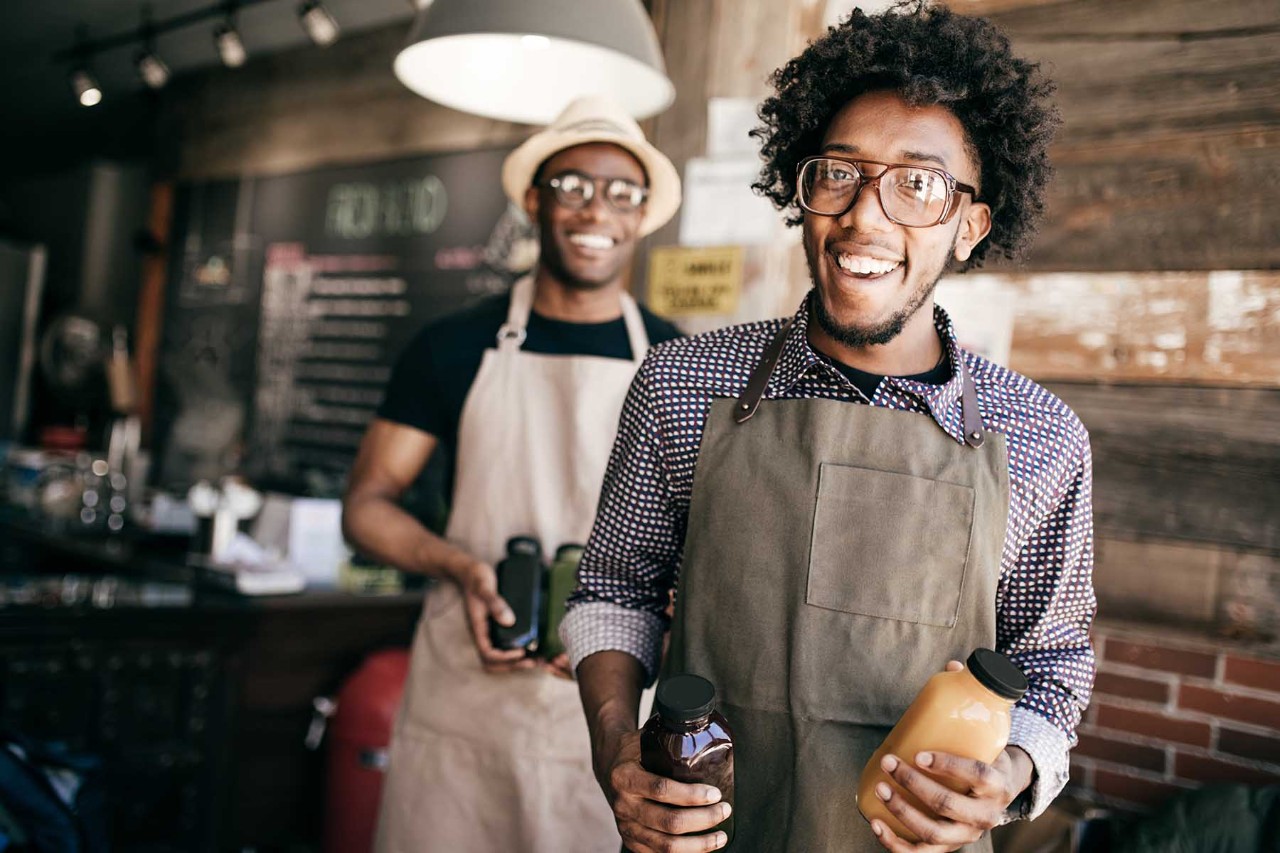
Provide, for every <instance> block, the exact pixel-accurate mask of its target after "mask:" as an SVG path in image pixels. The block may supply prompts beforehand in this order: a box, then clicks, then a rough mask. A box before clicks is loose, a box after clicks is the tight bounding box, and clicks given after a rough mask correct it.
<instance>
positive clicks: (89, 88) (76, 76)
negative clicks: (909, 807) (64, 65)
mask: <svg viewBox="0 0 1280 853" xmlns="http://www.w3.org/2000/svg"><path fill="white" fill-rule="evenodd" d="M71 89H72V90H73V91H74V92H75V93H76V100H77V101H79V102H80V106H82V107H92V106H97V105H98V104H99V103H101V102H102V87H101V86H99V85H98V81H97V78H95V77H94V76H93V75H92V74H90V73H89V69H87V68H83V67H82V68H77V69H76V70H75V71H72V72H71Z"/></svg>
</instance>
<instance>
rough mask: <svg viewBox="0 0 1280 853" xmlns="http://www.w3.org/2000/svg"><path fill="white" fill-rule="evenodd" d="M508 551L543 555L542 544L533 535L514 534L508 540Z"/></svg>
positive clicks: (510, 552) (536, 555)
mask: <svg viewBox="0 0 1280 853" xmlns="http://www.w3.org/2000/svg"><path fill="white" fill-rule="evenodd" d="M507 553H508V554H529V555H531V556H534V557H541V556H542V546H541V545H539V544H538V540H537V539H534V538H533V537H532V536H512V537H511V538H510V539H508V540H507Z"/></svg>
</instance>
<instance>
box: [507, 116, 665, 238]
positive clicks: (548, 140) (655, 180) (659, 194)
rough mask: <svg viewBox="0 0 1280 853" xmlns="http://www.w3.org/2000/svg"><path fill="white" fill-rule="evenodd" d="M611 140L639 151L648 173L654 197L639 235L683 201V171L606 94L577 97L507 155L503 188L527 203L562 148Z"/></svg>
mask: <svg viewBox="0 0 1280 853" xmlns="http://www.w3.org/2000/svg"><path fill="white" fill-rule="evenodd" d="M588 142H608V143H610V144H612V145H617V146H618V147H620V148H625V149H626V150H627V151H630V152H631V153H632V154H634V155H635V158H636V159H637V160H639V161H640V164H641V165H642V166H644V170H645V173H646V174H648V176H649V198H648V201H647V203H646V205H645V214H644V219H643V220H641V222H640V236H641V237H643V236H644V235H646V234H651V233H653V232H654V231H656V230H658V229H659V228H661V227H662V226H663V225H665V224H666V223H667V221H668V220H669V219H671V217H672V216H675V213H676V210H677V209H679V207H680V175H679V174H678V173H677V172H676V167H675V166H673V165H672V164H671V161H670V160H668V159H667V158H666V155H664V154H663V153H662V152H661V151H659V150H658V149H657V148H654V147H653V146H652V145H650V144H649V142H648V140H646V139H645V138H644V132H643V131H642V130H640V125H638V124H636V122H635V119H633V118H632V117H631V116H629V115H627V113H626V112H625V111H624V110H623V109H622V108H621V107H619V106H618V105H617V104H615V103H614V102H613V101H611V100H610V99H609V98H606V97H604V96H603V95H586V96H584V97H581V98H577V99H576V100H574V101H573V102H572V103H570V104H569V106H567V107H565V109H564V112H562V113H560V115H559V117H558V118H556V120H555V121H554V122H552V123H551V124H550V125H548V126H547V127H546V128H544V129H542V130H540V131H538V132H537V133H535V134H534V135H533V136H531V137H529V138H528V139H526V140H525V141H524V143H523V144H522V145H521V146H520V147H519V148H517V149H516V150H515V151H512V152H511V153H510V154H509V155H507V159H506V161H505V162H504V163H503V164H502V188H503V190H505V191H506V193H507V198H509V199H511V200H512V201H513V202H514V203H515V204H516V205H517V206H519V207H524V195H525V191H526V190H527V189H528V188H529V186H530V185H531V184H532V183H533V175H534V173H535V172H536V171H537V170H538V167H539V166H541V165H542V164H543V163H544V162H546V160H547V158H548V157H550V156H552V155H553V154H555V153H556V152H558V151H563V150H565V149H566V148H572V147H573V146H575V145H585V144H586V143H588Z"/></svg>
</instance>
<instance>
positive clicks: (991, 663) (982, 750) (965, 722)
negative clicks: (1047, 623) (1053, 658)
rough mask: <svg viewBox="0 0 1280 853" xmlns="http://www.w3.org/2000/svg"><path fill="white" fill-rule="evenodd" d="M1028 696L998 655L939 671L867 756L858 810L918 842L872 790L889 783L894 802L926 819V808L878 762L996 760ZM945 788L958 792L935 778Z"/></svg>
mask: <svg viewBox="0 0 1280 853" xmlns="http://www.w3.org/2000/svg"><path fill="white" fill-rule="evenodd" d="M1026 692H1027V679H1026V676H1024V675H1023V674H1022V671H1021V670H1019V669H1018V668H1017V667H1016V666H1014V664H1013V662H1012V661H1011V660H1009V659H1008V658H1007V657H1005V656H1004V655H1002V654H1000V653H999V652H993V651H991V650H990V649H976V650H974V652H973V654H971V655H969V659H968V661H966V663H965V668H964V669H962V670H957V671H955V672H940V673H938V674H937V675H935V676H933V677H932V678H930V679H929V680H928V681H926V682H925V685H924V687H923V688H921V690H920V692H919V694H917V695H916V698H915V699H914V700H913V701H912V703H911V705H910V707H908V708H907V710H906V713H904V714H903V715H902V719H900V720H898V724H897V725H896V726H894V727H893V731H891V732H889V736H888V737H887V738H885V741H884V743H883V744H881V745H880V748H879V749H877V750H876V752H875V754H874V755H872V756H871V760H870V761H868V762H867V766H866V767H864V768H863V770H862V776H861V777H860V778H859V780H858V810H859V811H860V812H862V816H863V817H865V818H866V819H867V820H868V821H870V820H872V819H873V818H874V819H878V820H880V821H882V822H883V823H885V824H887V825H888V827H889V828H890V829H892V830H893V831H894V833H895V834H897V836H898V837H899V838H902V839H904V840H906V841H909V842H912V843H915V842H917V841H919V839H918V838H917V837H916V835H915V833H913V832H911V831H910V830H909V829H907V828H906V827H905V826H903V825H902V823H901V822H900V821H899V820H898V819H897V818H896V817H894V816H893V814H891V813H890V812H889V809H888V806H886V805H885V803H884V801H882V800H881V799H880V798H879V797H877V796H876V791H875V787H876V784H877V783H879V782H886V783H888V785H889V787H890V788H892V789H893V795H894V796H895V797H897V796H902V797H905V798H906V799H907V801H908V802H910V803H911V804H912V805H913V806H915V807H916V808H917V809H919V810H920V811H922V812H924V813H925V814H927V815H931V816H932V815H933V812H932V810H931V809H929V807H928V806H926V805H924V804H923V803H921V802H920V801H919V800H918V799H916V798H915V797H914V796H912V795H911V794H909V793H907V792H905V791H903V790H902V788H901V787H899V785H898V783H897V782H894V781H893V780H892V779H891V778H890V777H889V775H888V774H887V773H885V772H884V770H882V769H881V768H880V759H882V758H884V757H885V756H886V755H889V754H893V755H895V756H897V757H898V759H899V760H901V761H906V762H908V763H909V764H911V765H912V766H913V767H915V769H917V770H920V769H921V768H919V767H918V766H916V764H915V760H916V755H917V754H918V753H920V752H949V753H951V754H952V755H959V756H961V757H964V758H973V759H976V760H978V761H982V762H984V763H987V764H990V763H991V762H993V761H995V760H996V759H997V758H999V757H1000V753H1001V752H1002V751H1003V750H1004V748H1005V745H1006V744H1008V742H1009V712H1010V711H1011V710H1012V708H1013V706H1014V704H1015V703H1016V702H1017V701H1018V700H1019V699H1021V698H1022V694H1024V693H1026ZM922 772H923V771H922ZM936 778H937V780H938V781H939V782H941V783H942V784H944V785H946V786H947V787H949V788H952V789H955V790H959V788H958V785H957V783H955V782H954V781H952V780H950V779H947V778H942V777H936Z"/></svg>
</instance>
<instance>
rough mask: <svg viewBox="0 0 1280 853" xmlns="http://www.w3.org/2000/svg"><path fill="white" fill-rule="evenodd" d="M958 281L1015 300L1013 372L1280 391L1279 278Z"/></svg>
mask: <svg viewBox="0 0 1280 853" xmlns="http://www.w3.org/2000/svg"><path fill="white" fill-rule="evenodd" d="M950 284H951V285H953V287H952V293H953V294H954V293H956V292H957V291H958V292H959V294H963V292H964V288H966V287H968V288H971V289H973V290H974V291H979V290H981V288H982V287H984V286H986V287H990V286H996V287H999V288H1001V289H1005V288H1007V289H1008V290H1010V291H1012V292H1013V293H1014V294H1015V299H1016V309H1015V320H1014V329H1013V344H1012V348H1011V358H1010V366H1011V367H1013V368H1014V369H1015V370H1017V371H1019V372H1021V373H1025V374H1026V375H1028V376H1030V377H1032V378H1034V379H1036V380H1075V381H1106V382H1135V381H1143V382H1146V381H1152V382H1163V383H1186V384H1212V385H1246V386H1255V387H1271V388H1276V387H1280V271H1277V272H1262V271H1255V272H1231V271H1219V272H1210V273H1189V272H1184V273H1050V274H1040V275H1035V274H1018V275H974V274H969V275H967V276H958V277H956V278H954V279H952V280H951V281H950ZM952 298H957V297H952ZM962 331H963V330H962Z"/></svg>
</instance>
